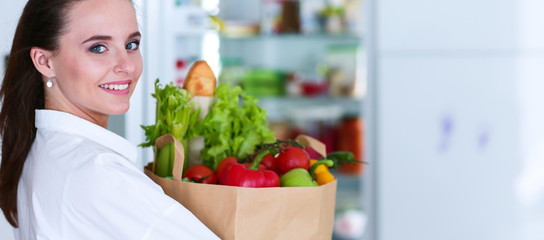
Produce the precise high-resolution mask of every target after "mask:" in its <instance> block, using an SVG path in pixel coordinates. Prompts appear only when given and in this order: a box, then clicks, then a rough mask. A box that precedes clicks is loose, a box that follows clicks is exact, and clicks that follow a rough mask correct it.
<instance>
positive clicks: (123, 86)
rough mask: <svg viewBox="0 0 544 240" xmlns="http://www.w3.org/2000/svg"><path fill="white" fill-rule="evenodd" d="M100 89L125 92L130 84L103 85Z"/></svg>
mask: <svg viewBox="0 0 544 240" xmlns="http://www.w3.org/2000/svg"><path fill="white" fill-rule="evenodd" d="M100 87H101V88H107V89H111V90H125V89H127V88H128V84H109V85H108V84H101V85H100Z"/></svg>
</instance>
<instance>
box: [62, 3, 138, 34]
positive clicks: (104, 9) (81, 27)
mask: <svg viewBox="0 0 544 240" xmlns="http://www.w3.org/2000/svg"><path fill="white" fill-rule="evenodd" d="M66 27H67V34H71V35H77V36H80V37H86V36H93V35H97V34H98V35H111V36H115V35H117V34H121V35H124V34H126V33H128V32H130V33H132V32H135V31H138V23H137V21H136V13H135V11H134V8H133V6H132V3H131V1H130V0H83V1H79V2H77V3H75V4H74V5H73V6H72V7H71V8H70V9H69V10H68V14H67V25H66Z"/></svg>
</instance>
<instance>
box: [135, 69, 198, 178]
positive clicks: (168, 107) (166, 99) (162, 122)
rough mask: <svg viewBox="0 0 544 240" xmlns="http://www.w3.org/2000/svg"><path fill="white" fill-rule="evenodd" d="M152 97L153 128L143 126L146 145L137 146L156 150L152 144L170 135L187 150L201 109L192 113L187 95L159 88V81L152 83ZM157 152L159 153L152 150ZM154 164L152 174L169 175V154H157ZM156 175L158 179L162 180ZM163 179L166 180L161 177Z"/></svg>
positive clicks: (170, 172) (180, 89) (166, 86)
mask: <svg viewBox="0 0 544 240" xmlns="http://www.w3.org/2000/svg"><path fill="white" fill-rule="evenodd" d="M151 96H153V97H154V98H155V99H156V100H157V108H156V115H155V124H153V125H149V126H144V125H141V127H142V129H144V131H145V138H146V141H145V142H144V143H142V144H140V145H139V146H141V147H151V146H155V140H156V139H157V138H159V137H160V136H162V135H164V134H172V135H173V136H174V137H175V138H176V139H178V141H180V142H181V143H182V144H183V147H184V148H185V149H187V141H188V140H189V138H191V137H192V136H193V134H194V133H193V129H194V127H195V126H196V124H197V123H198V114H199V113H200V108H198V109H196V110H195V111H193V109H194V104H192V103H191V104H190V103H189V98H190V95H189V93H188V92H187V91H186V90H185V89H182V88H179V87H176V86H174V85H173V84H172V83H170V84H167V85H165V86H164V88H162V87H161V85H160V84H159V79H157V80H156V81H155V93H153V94H152V95H151ZM155 150H156V151H158V149H155ZM164 150H165V151H173V149H171V148H168V147H167V148H164ZM185 155H187V154H185ZM157 156H159V157H158V158H157V159H156V160H155V173H160V174H161V175H164V174H172V168H173V163H174V160H173V159H169V158H171V157H172V156H173V154H170V153H162V154H161V153H160V152H159V153H158V154H157ZM161 175H159V176H161ZM161 177H165V176H161Z"/></svg>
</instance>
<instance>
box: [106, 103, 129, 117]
mask: <svg viewBox="0 0 544 240" xmlns="http://www.w3.org/2000/svg"><path fill="white" fill-rule="evenodd" d="M129 106H130V105H129V104H127V105H126V106H122V107H120V108H116V109H112V111H111V112H110V115H121V114H125V113H126V112H127V111H128V109H129Z"/></svg>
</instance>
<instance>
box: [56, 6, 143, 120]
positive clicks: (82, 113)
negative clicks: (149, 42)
mask: <svg viewBox="0 0 544 240" xmlns="http://www.w3.org/2000/svg"><path fill="white" fill-rule="evenodd" d="M140 38H141V35H140V32H139V30H138V23H137V21H136V14H135V12H134V8H133V6H132V3H131V1H129V0H92V1H90V0H84V1H80V2H78V3H76V4H75V5H73V6H72V7H71V8H70V10H69V14H68V15H67V31H66V32H65V33H64V34H63V35H62V36H61V37H60V39H59V40H60V48H59V50H58V52H56V53H55V55H54V56H53V57H52V66H53V73H54V79H53V85H54V86H53V87H52V88H49V89H47V90H46V108H50V109H55V110H61V111H66V112H69V113H72V114H74V115H76V116H79V117H82V118H84V119H87V120H89V121H92V122H94V123H97V124H99V125H102V126H107V119H108V116H109V115H110V114H123V113H125V112H126V111H127V110H128V108H129V105H130V102H129V99H130V96H131V95H132V93H133V91H134V88H135V87H136V83H137V82H138V78H139V77H140V75H141V73H142V56H141V54H140V49H139V43H140Z"/></svg>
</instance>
